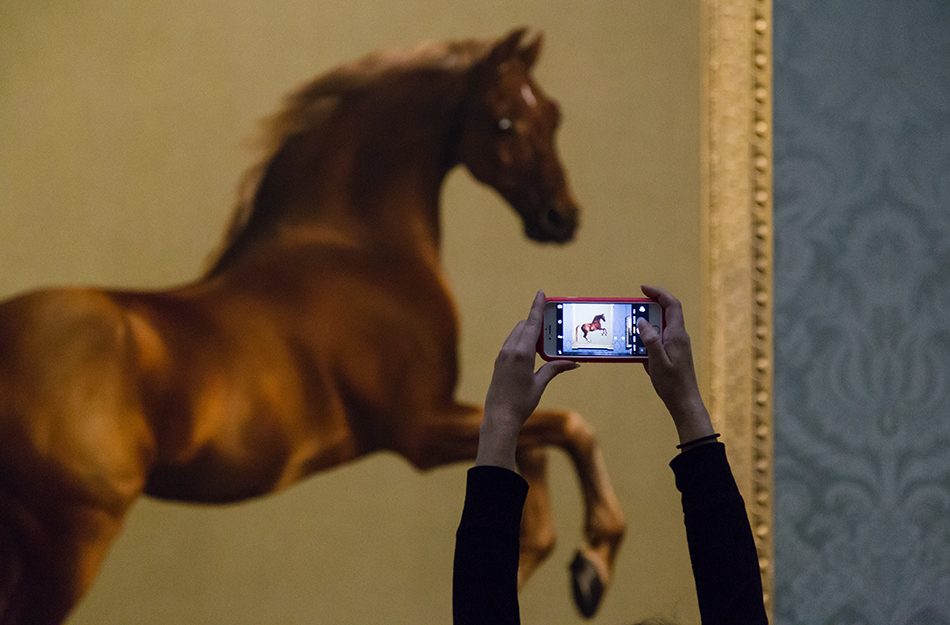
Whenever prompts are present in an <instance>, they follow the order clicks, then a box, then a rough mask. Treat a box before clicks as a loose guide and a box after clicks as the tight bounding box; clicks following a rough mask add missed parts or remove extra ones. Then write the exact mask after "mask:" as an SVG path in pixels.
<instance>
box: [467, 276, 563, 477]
mask: <svg viewBox="0 0 950 625" xmlns="http://www.w3.org/2000/svg"><path fill="white" fill-rule="evenodd" d="M544 302H545V298H544V293H543V292H541V291H538V294H537V295H535V298H534V302H533V303H532V304H531V311H530V312H529V313H528V318H527V319H525V320H523V321H519V322H518V323H517V324H516V325H515V327H514V329H512V331H511V333H510V334H509V335H508V338H507V339H505V342H504V344H503V345H502V347H501V351H500V352H499V353H498V357H497V358H496V359H495V370H494V373H493V374H492V380H491V384H490V385H489V387H488V395H487V397H486V398H485V418H484V421H483V422H482V428H481V435H480V436H479V442H478V456H477V457H476V461H475V464H493V465H496V466H503V467H505V468H509V469H512V470H514V467H515V462H514V454H515V449H516V447H517V444H518V433H519V432H520V431H521V426H522V425H523V424H524V422H525V421H526V420H527V419H528V416H530V415H531V413H532V412H534V409H535V408H537V407H538V402H540V401H541V395H542V394H543V393H544V389H545V388H546V387H547V385H548V383H549V382H550V381H551V380H553V379H554V377H555V376H557V375H558V374H560V373H563V372H565V371H570V370H572V369H576V368H578V367H579V366H580V365H578V364H577V363H576V362H570V361H567V360H555V361H552V362H548V363H545V364H544V365H543V366H542V367H541V368H540V369H538V370H537V371H535V370H534V362H535V353H536V347H537V344H538V337H539V336H540V335H541V324H542V320H543V317H544Z"/></svg>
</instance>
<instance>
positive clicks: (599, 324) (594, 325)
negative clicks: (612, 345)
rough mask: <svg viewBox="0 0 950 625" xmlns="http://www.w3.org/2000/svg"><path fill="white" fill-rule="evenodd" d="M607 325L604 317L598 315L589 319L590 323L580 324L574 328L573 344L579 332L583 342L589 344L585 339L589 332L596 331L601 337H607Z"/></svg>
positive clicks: (587, 339)
mask: <svg viewBox="0 0 950 625" xmlns="http://www.w3.org/2000/svg"><path fill="white" fill-rule="evenodd" d="M606 323H607V317H606V315H603V314H600V315H595V316H594V318H593V319H591V321H590V323H582V324H580V325H578V326H577V327H576V328H574V342H575V343H577V334H578V332H580V333H581V334H582V335H583V336H584V340H585V341H587V342H588V343H590V339H589V338H587V335H588V334H590V333H591V332H594V331H597V332H600V333H601V334H602V335H603V336H607V326H606V325H605V324H606Z"/></svg>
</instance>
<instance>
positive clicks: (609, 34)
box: [0, 0, 702, 625]
mask: <svg viewBox="0 0 950 625" xmlns="http://www.w3.org/2000/svg"><path fill="white" fill-rule="evenodd" d="M699 21H700V20H699V6H698V4H693V3H668V2H665V1H663V0H652V1H649V2H636V3H632V2H619V1H617V2H603V3H598V4H597V5H588V4H587V3H576V2H568V1H566V0H561V1H558V2H550V1H547V2H542V1H540V0H537V1H527V2H518V3H510V2H502V1H500V0H491V1H486V2H479V3H472V2H460V1H450V2H447V1H440V2H435V1H433V0H415V1H412V2H382V1H373V2H360V3H329V2H298V1H295V0H277V1H275V2H268V3H254V2H249V1H247V0H238V1H228V2H225V1H223V0H208V1H206V2H201V3H194V2H183V1H175V0H173V1H171V2H164V3H128V2H120V1H118V0H84V1H80V2H72V3H47V2H34V1H32V0H7V1H5V2H3V3H2V4H0V85H2V88H0V136H2V137H3V140H2V141H0V207H2V208H0V267H2V268H3V271H2V272H0V294H2V295H3V296H4V297H6V296H9V295H12V294H13V293H16V292H20V291H22V290H25V289H29V288H34V287H38V286H47V285H58V284H100V285H108V286H121V287H135V288H160V287H165V286H171V285H176V284H179V283H181V282H184V281H187V280H190V279H193V278H194V277H196V276H197V275H199V273H200V271H201V270H202V268H203V267H204V262H205V259H206V257H207V255H208V254H209V253H210V252H211V251H212V250H213V249H214V248H215V246H216V245H217V243H218V241H219V238H220V236H221V233H222V231H223V229H224V226H225V224H226V222H227V220H228V216H229V214H230V211H231V207H232V205H233V202H234V197H235V188H236V185H237V181H238V179H239V178H240V174H241V172H242V171H243V170H244V169H245V168H246V167H247V166H249V165H250V164H251V163H253V162H254V161H255V158H256V152H254V151H253V150H252V149H250V148H248V147H247V146H246V145H245V144H244V141H245V139H248V138H252V137H253V136H254V134H255V133H254V129H255V124H256V121H257V120H258V119H260V118H262V117H264V116H265V115H267V114H268V113H270V112H272V111H273V110H274V108H275V107H276V106H277V105H278V103H279V101H280V98H281V97H282V95H283V94H284V93H286V92H287V91H289V90H290V89H291V88H292V87H294V86H296V85H297V84H299V83H300V82H302V81H304V80H306V79H308V78H310V77H311V76H313V75H314V74H316V73H318V72H321V71H324V70H326V69H329V68H331V67H333V66H335V65H336V64H338V63H340V62H342V61H346V60H349V59H351V58H354V57H356V56H359V55H362V54H363V53H365V52H368V51H370V50H374V49H377V48H380V47H386V46H392V45H408V44H412V43H414V42H416V41H418V40H421V39H428V38H446V37H469V36H496V35H501V34H502V33H505V32H507V31H508V30H509V29H510V28H512V27H515V26H518V25H521V24H526V25H529V26H532V27H535V28H539V29H541V30H543V31H544V32H545V33H546V36H547V44H546V49H545V51H544V53H543V55H542V58H541V61H540V65H539V68H538V70H537V76H538V81H539V83H540V84H541V85H542V87H543V88H544V89H545V90H546V91H547V92H548V93H550V94H551V95H552V96H553V97H555V98H557V99H558V100H560V102H561V105H562V108H563V112H564V124H563V130H562V132H561V134H560V145H561V152H562V156H563V160H564V162H565V164H566V167H567V170H568V171H569V173H570V176H571V179H572V181H573V183H574V187H575V192H576V195H577V196H578V198H579V199H580V201H581V202H582V204H583V206H584V214H583V217H582V219H583V222H582V226H581V230H580V232H579V235H578V239H577V241H576V243H574V244H572V245H570V246H567V247H563V248H553V247H541V246H538V245H535V244H533V243H530V242H528V241H526V240H525V239H524V237H523V235H522V234H521V228H520V224H519V222H518V220H517V218H516V217H515V216H514V214H513V212H512V211H511V210H509V209H508V207H507V206H505V205H504V204H503V203H502V202H501V201H500V200H499V199H498V198H497V196H496V195H495V194H493V193H492V192H490V191H489V190H486V189H485V188H483V187H480V186H478V185H477V184H476V183H474V182H473V181H472V179H471V178H470V177H469V176H468V174H467V173H465V172H462V171H457V172H455V173H454V174H453V175H452V178H451V179H450V180H449V183H448V185H447V187H446V189H445V194H444V198H443V199H444V206H445V210H444V262H445V265H446V270H447V272H448V275H449V277H450V279H451V282H452V284H453V285H454V286H455V289H456V293H457V296H458V302H459V307H460V311H461V318H462V328H463V330H462V337H461V364H462V380H461V382H460V385H459V390H458V396H459V397H460V398H461V399H463V400H466V401H476V402H480V401H481V399H482V397H483V396H484V391H485V388H486V386H487V383H488V380H489V374H490V369H491V363H492V361H493V359H494V356H495V353H496V350H497V347H498V346H499V345H500V343H501V341H502V339H503V338H504V336H505V335H506V334H507V332H508V330H509V329H510V328H511V326H512V325H513V324H514V323H515V322H516V321H517V320H518V319H520V318H522V317H523V315H524V313H525V311H526V308H527V306H528V304H529V302H530V299H531V297H532V295H533V293H534V291H535V290H536V289H537V288H539V287H543V288H545V289H546V290H547V291H548V292H549V293H552V294H555V293H556V294H574V295H585V294H589V295H609V294H618V295H620V294H622V295H633V294H636V291H637V285H638V284H639V283H640V282H642V281H651V282H655V283H659V284H664V285H666V286H668V287H669V288H670V289H672V290H673V291H674V292H676V293H677V294H679V295H680V296H681V298H682V299H683V301H684V304H685V306H686V310H687V319H688V321H689V320H692V321H693V322H694V323H696V322H698V321H699V320H700V319H701V315H700V314H699V311H700V306H701V305H702V302H700V301H699V293H700V287H701V285H700V265H701V259H700V255H699V244H698V242H699V224H698V217H699V210H698V206H699V190H698V189H699V180H698V169H699V167H698V162H699V156H698V149H699V147H698V146H699V104H700V100H699V98H700V95H699V64H700V62H699V27H700V26H699ZM693 329H694V332H693V335H694V339H695V340H696V342H695V343H694V346H695V348H696V349H697V351H701V349H702V345H701V335H702V333H701V332H700V328H698V327H696V326H695V325H694V326H693ZM545 403H546V405H550V406H563V407H572V408H576V409H577V410H579V411H581V412H582V413H584V414H585V415H587V416H588V418H589V419H590V421H591V422H592V423H593V425H594V427H595V428H596V429H597V430H598V432H599V434H600V437H601V440H602V442H603V448H604V455H605V457H606V462H607V464H608V466H609V467H610V469H611V471H612V475H613V478H614V481H615V486H616V488H617V490H618V494H619V496H620V498H621V501H622V503H623V506H624V509H625V511H626V512H627V514H628V517H629V521H630V532H629V536H628V538H627V541H626V543H625V545H624V548H623V550H622V552H621V554H620V560H619V564H618V569H617V578H618V580H619V581H618V587H617V588H615V589H613V590H612V591H611V592H610V593H609V594H608V596H607V599H606V605H605V606H604V608H603V610H602V612H601V614H600V615H599V616H598V617H597V618H596V619H595V620H594V622H595V623H605V624H606V623H610V624H612V625H616V624H617V623H626V622H632V621H634V620H635V619H638V618H643V617H646V616H650V615H662V616H666V617H671V618H675V619H678V620H680V621H681V622H682V623H686V624H689V623H696V622H698V614H697V610H696V606H695V598H694V596H693V586H692V581H691V576H690V572H689V563H688V556H687V552H686V547H685V538H684V534H683V530H682V524H681V521H680V510H679V502H678V497H677V494H676V492H675V490H674V487H673V480H672V475H671V474H670V471H669V469H668V468H667V466H666V463H667V461H668V460H669V459H670V458H671V457H672V454H673V452H674V449H673V446H674V444H675V443H676V439H675V433H674V431H673V428H672V426H671V424H670V422H669V418H668V416H666V415H665V413H664V412H663V409H662V406H661V405H660V403H659V401H658V400H656V398H655V397H654V396H653V394H652V391H651V390H650V387H649V384H648V382H647V380H646V377H645V375H644V374H643V372H642V371H641V370H640V368H639V367H633V368H627V367H621V366H610V365H599V366H586V367H584V368H582V369H581V370H580V371H578V372H575V373H572V374H571V375H570V376H564V378H562V379H559V380H558V381H557V382H556V383H555V384H554V388H552V389H551V390H550V392H549V393H548V395H547V396H546V398H545ZM465 468H466V467H465V466H464V465H456V466H453V467H448V468H442V469H438V470H435V471H432V472H430V473H427V474H419V473H418V472H416V471H415V470H414V469H412V468H411V467H410V466H409V465H408V464H407V463H405V461H403V460H402V459H401V458H397V457H394V456H392V455H388V454H380V455H376V456H373V457H371V458H367V459H365V460H362V461H360V462H357V463H354V464H351V465H347V466H345V467H340V468H338V469H336V470H333V471H331V472H327V473H325V474H322V475H319V476H316V477H314V478H313V479H311V480H308V481H307V482H306V483H304V484H302V485H300V486H298V487H296V488H294V489H291V490H289V491H287V492H285V493H282V494H280V495H278V496H275V497H270V498H266V499H262V500H259V501H253V502H248V503H246V504H241V505H237V506H228V507H223V508H201V507H192V506H181V505H175V504H168V503H161V502H155V501H150V500H143V501H142V502H140V503H139V504H138V505H137V506H136V507H135V508H134V509H133V511H132V513H131V515H130V518H129V520H128V524H127V528H126V530H125V532H124V534H123V535H122V536H121V537H120V539H119V540H118V542H117V543H116V545H115V547H114V549H113V551H112V553H111V554H110V556H109V559H108V560H107V562H106V564H105V567H104V569H103V571H102V573H101V575H100V577H99V579H98V580H97V582H96V585H95V586H94V588H93V590H92V592H91V594H90V595H89V596H88V597H87V598H86V600H85V601H84V602H83V604H82V605H81V606H80V608H79V609H78V611H77V612H76V613H75V615H74V616H73V618H72V619H71V621H70V623H71V625H84V624H92V623H96V624H99V623H110V624H120V625H121V624H123V623H130V624H131V623H134V624H136V625H149V624H152V623H154V624H162V625H166V624H167V623H201V624H205V625H215V624H227V625H241V624H244V623H248V624H252V623H253V624H258V623H262V622H280V623H283V624H287V625H291V624H294V623H308V624H310V623H333V624H335V625H346V624H347V623H354V624H355V623H360V624H363V623H373V622H383V621H385V622H394V623H412V622H416V623H439V622H448V620H449V615H450V597H449V589H450V571H451V558H452V547H453V543H454V531H455V526H456V523H457V521H458V515H459V512H460V510H461V503H462V488H463V480H464V471H465ZM551 480H552V483H553V491H554V499H555V502H554V504H555V515H556V523H557V524H558V527H559V532H560V533H559V536H560V543H559V545H558V547H557V549H556V551H555V552H554V554H553V556H552V559H551V561H550V563H548V564H547V565H546V566H544V567H543V568H542V569H541V570H540V571H539V572H538V574H537V576H536V578H535V579H533V580H532V582H531V584H530V585H529V586H528V588H527V589H526V590H525V592H524V593H523V595H522V600H523V613H524V620H525V622H526V623H545V622H557V623H571V622H581V619H580V617H579V616H577V615H576V613H575V612H574V611H573V608H572V606H571V602H570V598H569V591H568V582H567V570H566V565H567V563H568V562H569V560H570V558H571V557H572V554H573V550H574V549H575V548H576V546H577V545H578V543H579V541H580V537H581V535H582V519H581V516H580V511H581V505H582V502H581V500H580V495H579V493H578V491H577V488H576V481H575V478H574V477H573V475H572V474H571V472H570V468H569V465H568V463H567V461H566V460H565V458H564V456H563V455H562V454H558V453H555V454H553V459H552V467H551Z"/></svg>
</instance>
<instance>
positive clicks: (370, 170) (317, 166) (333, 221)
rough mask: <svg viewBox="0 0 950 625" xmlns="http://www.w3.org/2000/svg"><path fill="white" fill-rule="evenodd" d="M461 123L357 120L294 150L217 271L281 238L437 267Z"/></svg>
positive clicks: (280, 161)
mask: <svg viewBox="0 0 950 625" xmlns="http://www.w3.org/2000/svg"><path fill="white" fill-rule="evenodd" d="M453 122H454V117H453V116H452V115H451V114H449V113H448V112H446V113H445V114H443V115H441V116H431V117H429V118H428V119H427V121H426V124H425V125H418V126H413V125H412V124H410V123H408V122H405V120H403V119H398V118H395V119H387V118H385V117H382V116H377V117H376V118H374V119H371V120H360V119H357V118H356V117H355V116H350V117H349V118H344V119H341V120H339V121H338V122H337V123H334V124H330V125H329V126H330V127H329V128H328V129H324V130H323V131H322V132H320V133H313V134H311V135H304V136H300V137H298V138H296V139H294V140H292V141H290V142H288V144H287V145H285V146H284V147H283V148H282V149H281V150H280V151H279V152H278V154H277V155H276V156H275V158H274V159H273V161H272V162H271V163H270V165H269V166H268V169H267V171H266V173H265V175H264V177H263V179H262V181H261V183H260V186H259V189H258V192H257V195H256V197H255V201H254V209H253V213H252V215H251V218H250V220H249V222H248V224H247V226H246V227H245V232H243V233H241V235H239V236H238V237H237V238H236V239H235V240H234V241H233V242H232V247H234V249H231V250H227V251H226V252H225V253H224V254H223V255H222V257H221V260H220V261H219V263H218V265H217V266H216V268H215V269H214V270H213V271H212V273H216V272H218V271H219V270H221V269H222V268H223V267H222V264H224V265H226V264H227V263H228V262H229V261H230V260H232V259H233V258H236V257H239V256H244V255H246V254H247V253H253V249H254V247H255V245H257V244H259V243H260V242H262V241H263V240H265V239H266V240H267V241H268V242H269V243H273V241H274V237H280V238H281V239H283V240H286V241H288V242H291V241H292V242H294V244H301V243H304V244H305V243H306V241H307V240H308V239H310V238H313V237H316V238H317V239H319V240H320V242H323V241H326V240H339V241H346V242H349V243H351V244H359V245H364V246H366V247H367V248H371V249H386V250H388V251H390V252H392V251H399V252H400V253H422V254H425V255H427V256H431V257H432V259H433V260H435V261H437V260H438V250H439V238H440V217H439V196H440V191H441V186H442V183H443V181H444V179H445V175H446V174H447V173H448V171H449V169H451V167H452V166H453V165H454V163H453V162H451V159H448V158H447V157H446V154H447V153H450V152H451V150H449V149H447V143H450V142H451V137H450V135H451V132H450V127H451V124H452V123H453Z"/></svg>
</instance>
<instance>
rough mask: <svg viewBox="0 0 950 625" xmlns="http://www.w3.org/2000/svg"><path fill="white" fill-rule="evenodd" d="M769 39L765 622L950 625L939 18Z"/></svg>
mask: <svg viewBox="0 0 950 625" xmlns="http://www.w3.org/2000/svg"><path fill="white" fill-rule="evenodd" d="M774 20H775V39H774V46H775V49H774V53H775V67H774V70H775V83H774V88H775V135H774V139H775V226H776V241H775V242H776V249H775V254H776V266H775V286H776V317H775V338H776V342H775V346H776V363H777V364H776V379H775V391H776V404H775V426H776V434H775V478H776V484H777V485H776V492H777V500H776V511H775V512H776V573H777V574H776V606H775V607H776V618H775V620H776V622H777V623H779V625H912V624H913V625H941V624H950V2H948V1H947V0H907V1H900V2H897V1H893V0H891V1H888V0H865V1H860V2H859V1H848V2H844V1H828V0H775V4H774Z"/></svg>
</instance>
